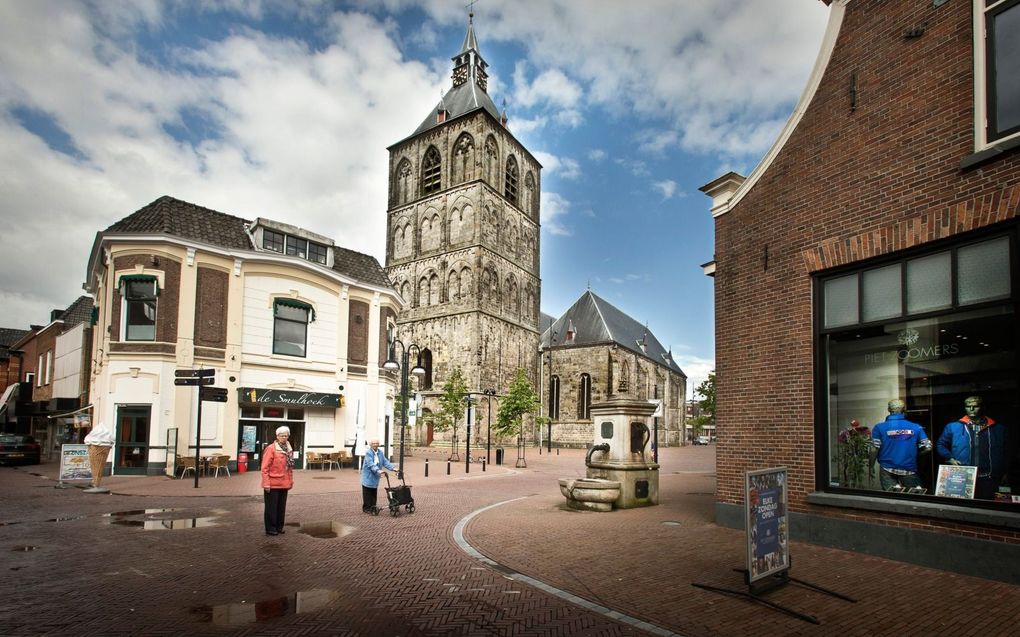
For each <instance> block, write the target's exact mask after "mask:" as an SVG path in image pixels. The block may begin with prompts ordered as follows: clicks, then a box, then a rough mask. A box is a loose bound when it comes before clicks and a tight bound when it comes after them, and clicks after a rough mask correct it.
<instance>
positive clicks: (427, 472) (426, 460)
mask: <svg viewBox="0 0 1020 637" xmlns="http://www.w3.org/2000/svg"><path fill="white" fill-rule="evenodd" d="M425 477H426V478H427V477H429V459H428V458H425Z"/></svg>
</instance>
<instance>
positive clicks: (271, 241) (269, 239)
mask: <svg viewBox="0 0 1020 637" xmlns="http://www.w3.org/2000/svg"><path fill="white" fill-rule="evenodd" d="M284 236H286V235H284V234H283V233H282V232H273V231H272V230H263V231H262V247H263V248H264V249H266V250H272V251H273V252H283V238H284Z"/></svg>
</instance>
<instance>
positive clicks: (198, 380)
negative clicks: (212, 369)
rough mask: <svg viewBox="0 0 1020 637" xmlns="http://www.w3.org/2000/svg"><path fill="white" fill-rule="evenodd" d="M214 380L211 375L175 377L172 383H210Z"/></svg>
mask: <svg viewBox="0 0 1020 637" xmlns="http://www.w3.org/2000/svg"><path fill="white" fill-rule="evenodd" d="M215 382H216V379H215V378H213V377H211V376H210V377H208V378H175V379H174V385H212V384H213V383H215Z"/></svg>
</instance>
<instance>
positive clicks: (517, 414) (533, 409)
mask: <svg viewBox="0 0 1020 637" xmlns="http://www.w3.org/2000/svg"><path fill="white" fill-rule="evenodd" d="M540 406H541V401H540V400H539V398H538V394H536V393H535V389H534V388H533V387H532V386H531V381H529V380H528V375H527V373H526V372H525V371H524V370H523V369H518V370H517V375H516V376H514V380H513V382H512V383H510V389H509V390H508V391H507V393H506V396H504V397H503V398H502V399H501V400H500V401H499V411H497V412H496V422H495V424H494V426H493V428H492V430H493V432H495V433H496V434H498V435H500V436H519V435H520V434H521V430H522V427H523V425H524V417H525V416H527V415H529V414H530V415H532V416H534V415H535V414H537V413H538V410H539V407H540ZM545 420H547V419H546V418H541V417H537V418H536V421H537V422H539V424H541V423H542V422H543V421H545Z"/></svg>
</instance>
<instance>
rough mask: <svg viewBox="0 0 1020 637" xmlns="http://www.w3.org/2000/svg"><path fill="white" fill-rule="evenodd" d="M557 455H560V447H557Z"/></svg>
mask: <svg viewBox="0 0 1020 637" xmlns="http://www.w3.org/2000/svg"><path fill="white" fill-rule="evenodd" d="M556 455H557V456H558V455H560V448H559V447H556Z"/></svg>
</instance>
